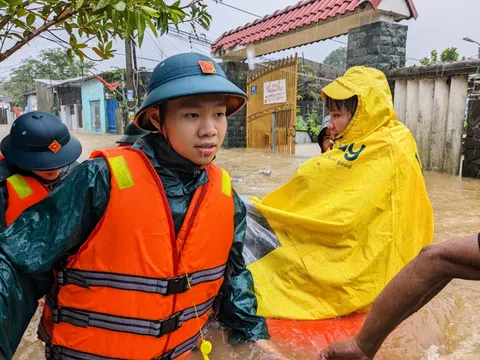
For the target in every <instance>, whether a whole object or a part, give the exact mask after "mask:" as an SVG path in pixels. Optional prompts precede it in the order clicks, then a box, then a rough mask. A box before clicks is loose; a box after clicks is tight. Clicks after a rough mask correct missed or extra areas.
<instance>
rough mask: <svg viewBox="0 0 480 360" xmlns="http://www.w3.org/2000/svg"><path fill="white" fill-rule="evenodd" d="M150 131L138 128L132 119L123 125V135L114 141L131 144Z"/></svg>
mask: <svg viewBox="0 0 480 360" xmlns="http://www.w3.org/2000/svg"><path fill="white" fill-rule="evenodd" d="M149 132H150V131H147V130H143V129H140V128H139V127H138V126H137V125H135V123H134V122H133V121H131V122H129V123H128V125H127V126H126V127H125V131H124V133H123V136H122V137H121V138H120V139H118V140H117V141H115V142H116V143H117V144H130V145H133V144H135V143H136V142H137V140H138V139H140V138H141V137H143V136H145V135H147V134H148V133H149Z"/></svg>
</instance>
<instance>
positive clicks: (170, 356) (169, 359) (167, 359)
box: [155, 350, 174, 360]
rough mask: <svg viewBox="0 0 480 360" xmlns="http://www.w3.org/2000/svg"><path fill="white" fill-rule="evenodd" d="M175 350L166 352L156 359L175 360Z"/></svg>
mask: <svg viewBox="0 0 480 360" xmlns="http://www.w3.org/2000/svg"><path fill="white" fill-rule="evenodd" d="M173 353H174V351H173V350H170V351H169V352H166V353H165V354H163V355H162V356H160V357H158V358H156V359H155V360H173Z"/></svg>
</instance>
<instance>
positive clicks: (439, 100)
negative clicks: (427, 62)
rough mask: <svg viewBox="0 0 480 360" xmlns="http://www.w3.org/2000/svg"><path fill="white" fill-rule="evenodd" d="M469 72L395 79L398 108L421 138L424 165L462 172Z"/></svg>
mask: <svg viewBox="0 0 480 360" xmlns="http://www.w3.org/2000/svg"><path fill="white" fill-rule="evenodd" d="M467 88H468V79H467V77H466V76H457V77H452V78H441V77H439V78H435V79H410V80H401V81H396V82H395V111H396V112H397V117H398V119H399V120H400V121H401V122H403V123H404V124H405V125H406V126H407V127H408V128H409V129H410V131H411V132H412V134H413V136H414V137H415V140H416V141H417V146H418V151H419V155H420V159H421V160H422V164H423V169H424V170H426V171H434V172H443V173H448V174H453V175H458V174H459V171H460V158H461V150H462V134H463V121H464V119H465V107H466V97H467Z"/></svg>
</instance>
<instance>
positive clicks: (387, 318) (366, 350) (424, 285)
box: [320, 235, 480, 360]
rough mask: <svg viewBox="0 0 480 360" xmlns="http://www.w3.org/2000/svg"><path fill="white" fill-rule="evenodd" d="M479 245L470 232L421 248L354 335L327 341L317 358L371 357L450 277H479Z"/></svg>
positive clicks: (356, 359)
mask: <svg viewBox="0 0 480 360" xmlns="http://www.w3.org/2000/svg"><path fill="white" fill-rule="evenodd" d="M479 246H480V235H478V236H477V235H474V236H469V237H466V238H463V239H457V240H452V241H447V242H444V243H441V244H436V245H432V246H429V247H426V248H425V249H423V250H422V252H421V253H420V254H419V255H418V256H417V257H416V258H415V259H413V260H412V261H411V262H410V263H409V264H408V265H407V266H405V268H403V269H402V270H401V271H400V272H399V273H398V274H397V275H396V276H395V277H394V278H393V279H392V280H391V281H390V283H389V284H388V285H387V286H386V287H385V289H384V290H383V291H382V292H381V293H380V295H378V297H377V299H376V300H375V302H374V303H373V305H372V309H371V310H370V313H369V314H368V316H367V319H366V320H365V324H364V325H363V327H362V329H361V330H360V332H359V333H358V335H357V336H356V337H355V338H353V339H352V340H349V341H343V342H338V343H333V344H331V345H330V346H329V347H328V348H327V349H324V350H322V352H321V353H320V360H369V359H373V357H374V356H375V354H376V353H377V351H378V350H379V349H380V346H381V345H382V343H383V342H384V340H385V339H386V338H387V336H388V335H389V334H390V333H391V332H392V331H393V330H394V329H395V328H396V327H397V326H398V325H399V324H400V323H401V322H402V321H404V320H405V319H407V318H408V317H409V316H410V315H412V314H413V313H415V312H417V311H418V310H420V309H421V308H422V307H423V306H424V305H425V304H427V303H428V302H429V301H430V300H432V299H433V298H434V297H435V296H436V295H437V294H438V293H439V292H440V291H441V290H442V289H443V288H444V287H445V286H446V285H447V284H448V283H449V282H450V281H451V280H453V279H463V280H480V248H479Z"/></svg>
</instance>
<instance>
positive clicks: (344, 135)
mask: <svg viewBox="0 0 480 360" xmlns="http://www.w3.org/2000/svg"><path fill="white" fill-rule="evenodd" d="M322 97H323V99H324V100H325V101H326V102H327V105H328V106H329V109H330V114H331V120H330V124H329V129H330V133H331V136H332V137H333V138H334V139H335V141H334V144H333V145H332V150H330V151H328V152H326V153H324V154H322V155H320V156H318V157H315V158H313V159H310V160H309V161H307V162H305V163H304V164H302V165H301V166H300V167H299V168H298V169H297V170H296V172H295V173H294V175H293V176H292V178H291V179H290V180H289V181H287V182H286V183H285V184H284V185H283V186H281V187H280V188H279V189H277V190H275V191H273V192H272V193H270V194H268V195H267V196H265V197H264V198H263V199H262V200H259V199H256V198H252V202H253V204H254V206H255V207H256V210H258V211H260V213H261V214H262V215H263V217H264V218H265V219H266V221H267V222H268V227H269V229H271V231H273V232H274V234H275V237H274V239H269V240H268V245H267V246H266V247H265V246H263V245H262V244H260V243H261V241H258V242H250V243H248V242H247V247H249V249H247V250H246V252H248V253H249V255H250V256H249V258H250V262H251V263H250V265H249V266H248V268H249V269H250V271H251V272H252V274H253V277H254V279H255V293H256V295H257V299H258V302H259V308H258V313H259V314H260V315H262V316H265V317H268V318H280V319H300V320H307V319H309V320H313V319H326V318H333V317H338V316H343V315H347V314H350V313H353V312H364V311H367V310H368V308H369V306H370V305H371V304H372V302H373V300H374V299H375V297H376V296H377V295H378V294H379V293H380V292H381V291H382V289H383V288H384V287H385V285H386V284H387V283H388V281H389V280H390V279H391V278H392V277H393V276H394V275H395V274H396V273H397V272H398V271H399V270H400V269H401V268H402V267H403V266H404V265H405V264H407V263H408V262H409V261H410V260H412V259H413V258H414V257H415V256H416V255H417V254H418V253H419V252H420V250H421V249H422V247H424V246H426V245H428V244H430V243H431V241H432V237H433V211H432V207H431V204H430V201H429V198H428V195H427V191H426V187H425V181H424V178H423V174H422V169H421V164H420V160H419V156H418V153H417V146H416V143H415V140H414V138H413V136H412V134H411V133H410V131H409V130H408V129H407V128H406V127H405V126H404V125H403V124H401V123H400V122H399V121H398V120H397V118H396V115H395V110H394V108H393V103H392V95H391V92H390V88H389V85H388V82H387V79H386V77H385V75H384V74H383V73H382V72H381V71H379V70H376V69H372V68H366V67H353V68H351V69H349V70H348V71H347V72H346V73H345V75H344V76H342V77H340V78H338V79H337V80H335V81H334V82H333V83H331V84H330V85H328V86H326V87H325V88H324V89H323V91H322ZM262 246H263V248H262ZM256 247H257V248H256ZM259 248H262V249H259ZM247 258H248V256H247ZM252 258H253V259H252Z"/></svg>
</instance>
